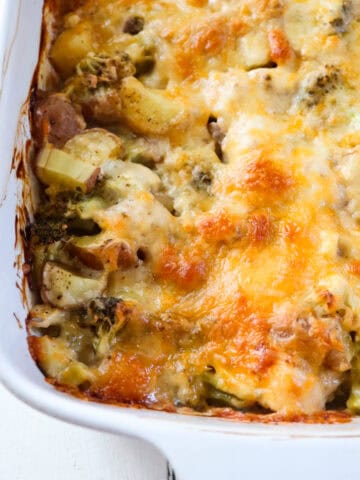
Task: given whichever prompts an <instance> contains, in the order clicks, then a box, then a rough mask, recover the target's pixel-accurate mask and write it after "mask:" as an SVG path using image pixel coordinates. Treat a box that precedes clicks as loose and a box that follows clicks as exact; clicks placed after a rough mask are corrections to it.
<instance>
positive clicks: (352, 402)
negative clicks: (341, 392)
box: [347, 339, 360, 414]
mask: <svg viewBox="0 0 360 480" xmlns="http://www.w3.org/2000/svg"><path fill="white" fill-rule="evenodd" d="M354 350H355V355H354V357H353V362H352V370H351V392H350V397H349V399H348V401H347V407H348V408H349V409H350V410H351V411H352V412H354V413H357V414H358V413H359V412H360V343H359V341H358V339H357V342H356V343H355V349H354Z"/></svg>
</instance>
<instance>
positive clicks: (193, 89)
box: [31, 0, 360, 414]
mask: <svg viewBox="0 0 360 480" xmlns="http://www.w3.org/2000/svg"><path fill="white" fill-rule="evenodd" d="M83 3H84V2H83ZM134 16H137V17H141V18H142V19H143V28H142V29H141V31H140V32H137V33H136V34H133V35H131V34H129V33H124V29H125V28H124V25H126V22H128V20H129V19H131V18H133V17H134ZM359 20H360V3H359V2H358V1H357V0H353V1H351V0H343V1H340V0H331V1H330V0H321V1H319V0H305V1H304V0H301V1H300V0H283V1H281V0H261V1H260V0H239V1H236V2H234V1H231V0H178V1H176V2H174V1H172V0H159V1H153V0H93V1H87V2H85V3H84V5H83V6H81V7H79V8H78V9H77V10H74V11H71V12H69V13H67V14H66V16H65V17H64V20H63V31H62V33H61V34H60V35H59V36H58V37H57V39H56V41H55V43H54V45H53V47H52V51H51V54H50V58H51V60H52V62H53V65H54V66H55V68H56V70H57V72H58V73H59V74H60V76H61V77H62V78H63V79H67V84H69V82H71V81H72V80H71V79H72V78H73V75H74V72H75V67H76V64H77V63H78V62H79V61H80V60H81V59H82V58H83V57H85V56H86V55H87V54H88V53H89V52H95V53H96V54H104V55H105V54H106V55H108V56H110V57H112V56H115V55H117V54H118V53H119V51H121V52H126V53H127V54H128V55H129V56H130V58H131V61H132V62H133V63H134V64H135V65H137V68H138V72H140V73H139V74H137V78H138V80H139V81H140V82H141V84H142V86H141V85H140V86H138V83H139V82H135V80H131V81H129V80H128V78H126V79H125V80H124V81H123V82H124V83H123V85H122V86H120V87H117V88H118V89H117V92H118V94H119V98H120V99H121V102H122V105H123V106H122V108H123V110H122V112H123V113H122V115H123V117H122V118H121V119H120V120H119V121H114V122H112V127H111V131H112V132H114V133H116V134H117V135H119V136H120V138H121V139H122V141H123V143H124V152H125V153H123V154H122V157H121V158H118V159H115V160H114V159H112V160H108V159H106V158H105V159H104V162H103V167H102V173H103V175H104V178H105V190H106V195H105V198H106V201H105V202H104V201H103V202H101V201H100V200H99V199H96V198H95V199H94V198H92V199H91V200H89V199H85V200H83V201H82V202H80V203H77V204H76V209H77V212H78V213H79V215H80V216H81V217H82V218H84V219H92V220H94V221H95V222H97V224H98V225H99V226H100V228H101V229H102V231H103V233H104V232H105V233H106V235H107V238H108V239H109V238H111V239H112V240H114V239H116V241H121V242H124V243H125V244H126V245H127V246H128V248H129V249H130V250H131V251H132V252H138V257H139V260H138V261H137V262H135V263H133V264H129V265H127V266H126V267H124V266H122V267H119V266H118V265H115V267H114V265H113V264H112V266H111V267H107V266H106V265H105V267H104V269H105V270H104V271H105V273H106V275H107V282H108V283H107V288H106V291H105V296H111V297H116V298H118V299H120V298H121V299H122V300H123V302H124V305H127V309H128V311H127V313H122V315H125V316H126V315H127V316H128V317H129V319H127V326H125V327H124V328H125V330H123V331H122V333H120V334H117V335H118V336H117V337H116V339H115V340H114V338H112V340H111V342H112V343H111V342H110V344H111V348H110V347H109V348H110V350H108V353H107V355H106V356H105V357H101V356H99V357H98V360H97V361H93V363H92V364H91V365H90V366H89V367H88V369H87V374H86V375H85V377H86V379H87V380H88V381H89V382H90V384H91V386H90V387H87V390H86V391H87V393H88V395H89V396H95V397H96V398H100V399H102V400H105V401H117V402H135V403H142V404H146V405H149V406H153V407H156V408H165V407H166V408H169V405H172V404H173V405H178V406H179V405H186V406H191V407H196V408H207V406H208V405H212V404H217V403H216V402H225V403H226V404H227V405H231V406H234V407H235V408H237V407H238V408H249V407H251V406H253V405H256V404H258V405H261V406H262V407H264V408H266V409H269V410H272V411H279V412H282V413H286V414H290V413H294V412H304V413H313V412H316V411H319V410H321V409H324V408H325V406H326V404H327V402H329V401H331V400H332V398H333V397H334V392H336V391H337V389H338V387H339V386H341V385H343V384H346V382H347V381H348V376H347V375H348V374H347V372H349V371H350V369H351V357H352V349H351V346H350V344H351V338H350V335H349V332H357V330H358V329H359V325H360V324H359V321H358V318H359V313H360V284H359V275H360V266H359V265H360V264H359V261H360V258H359V256H360V230H359V219H360V213H359V212H360V210H359V208H360V186H359V185H360V183H359V182H360V177H359V172H360V168H359V167H360V150H359V147H358V144H359V141H360V136H359V124H360V120H359V118H360V117H359V113H358V112H359V111H360V100H359V94H358V92H359V89H360V66H359V67H358V65H359V62H358V56H359V53H360V51H359V48H360V47H359V45H360V42H359V35H360V23H359ZM125 30H126V29H125ZM149 65H150V66H149ZM69 78H70V80H69ZM140 87H141V88H140ZM143 88H145V91H146V93H142V92H143V90H141V89H143ZM129 89H130V90H129ZM131 89H134V90H131ZM132 91H134V93H131V92H132ZM129 92H130V93H129ZM139 92H140V93H139ZM136 95H139V99H140V100H139V102H138V103H134V101H133V99H134V98H135V97H136ZM134 96H135V97H134ZM136 98H137V99H138V97H136ZM136 102H137V100H136ZM134 105H135V106H134ZM138 116H139V117H138ZM139 150H141V151H142V152H144V151H145V152H148V153H149V155H150V157H151V159H152V160H153V161H152V166H151V168H152V172H150V171H149V169H148V168H147V167H141V168H139V169H137V168H133V167H135V166H136V167H137V166H138V165H136V163H133V164H129V163H128V162H129V161H135V162H137V161H138V160H137V159H136V158H137V157H136V155H135V154H134V152H138V151H139ZM140 157H141V155H140ZM145 157H146V155H145ZM142 158H144V154H142ZM143 163H144V164H145V165H147V163H146V162H144V161H143ZM109 192H110V193H109ZM103 195H104V194H103ZM109 196H110V198H111V201H109ZM103 198H104V197H103ZM100 250H101V249H100ZM101 251H102V253H100V254H99V253H98V254H97V255H100V256H101V254H103V252H104V249H102V250H101ZM139 252H140V253H139ZM57 261H59V259H57ZM60 261H61V257H60ZM60 263H61V262H60ZM103 295H104V294H103ZM53 307H57V305H53ZM129 312H131V313H129ZM71 315H74V314H73V313H71ZM35 316H36V315H35ZM62 322H63V320H62ZM63 324H64V323H63ZM66 335H67V337H66V338H67V339H69V336H70V337H71V333H66ZM66 335H65V336H66ZM74 335H75V334H74ZM76 335H79V333H76ZM63 337H64V335H62V337H61V338H63ZM31 342H32V350H33V352H35V353H34V355H35V356H36V358H37V359H38V360H39V361H40V363H42V364H43V365H45V367H44V368H45V371H46V372H47V374H48V376H50V377H52V378H53V379H55V381H57V382H58V383H60V384H69V383H70V384H71V383H73V384H74V383H75V384H78V383H79V382H76V381H73V382H67V381H66V379H67V378H69V377H68V376H66V374H64V371H63V370H62V369H61V368H50V367H49V365H52V364H53V361H54V360H53V357H54V355H55V354H54V353H53V352H54V350H53V349H55V350H56V348H59V347H58V346H56V339H51V338H50V337H49V336H45V337H42V338H40V339H38V338H36V339H35V337H32V340H31ZM45 342H46V345H45ZM51 342H52V343H51ZM65 343H66V342H65ZM54 345H55V346H54ZM69 345H70V346H69ZM62 348H63V349H66V348H68V349H71V348H73V347H71V342H70V343H69V342H68V343H67V347H64V346H63V347H62ZM109 352H110V353H109ZM66 355H67V354H66V352H65V353H64V356H65V358H68V357H66ZM72 355H73V354H72ZM76 358H77V362H81V359H79V356H77V357H76ZM67 362H68V363H69V361H67ZM65 363H66V362H65ZM68 363H66V364H67V365H68ZM70 363H71V362H70ZM83 363H86V362H83ZM67 368H69V367H67ZM65 373H66V372H65ZM209 399H211V401H210V400H209ZM206 402H207V403H206ZM211 402H213V403H211ZM236 402H238V403H236ZM239 402H240V403H239ZM222 404H223V403H222ZM239 405H240V406H239Z"/></svg>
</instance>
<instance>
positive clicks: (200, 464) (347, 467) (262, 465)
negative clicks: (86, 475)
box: [155, 430, 360, 480]
mask: <svg viewBox="0 0 360 480" xmlns="http://www.w3.org/2000/svg"><path fill="white" fill-rule="evenodd" d="M305 437H306V438H305ZM339 440H340V442H341V445H342V447H341V448H339ZM155 443H156V444H157V446H158V447H159V448H160V449H161V450H162V451H163V453H165V455H167V458H168V460H169V462H170V465H171V467H172V468H173V469H174V474H172V473H171V472H170V473H169V480H173V479H176V480H227V479H234V480H237V479H250V478H251V479H252V480H262V479H263V478H276V480H288V479H289V478H291V480H304V479H307V478H311V479H313V478H326V479H327V480H340V479H343V478H345V477H346V478H356V477H357V476H358V473H359V468H358V463H357V462H356V461H354V459H356V458H357V456H358V453H359V451H360V437H358V436H354V437H352V438H349V437H348V438H346V437H344V438H341V439H339V437H336V436H333V437H331V436H329V437H325V438H324V437H316V436H314V437H311V436H309V437H307V436H304V435H299V436H296V435H292V436H286V435H285V436H282V437H278V438H276V437H272V436H271V435H266V436H261V435H242V434H241V435H237V434H236V433H235V434H232V433H228V432H226V433H225V432H211V430H210V431H207V432H205V431H202V432H199V431H194V432H193V433H189V432H186V433H185V434H180V435H176V436H175V434H173V433H171V434H170V433H169V432H168V433H167V434H166V435H164V436H163V437H162V438H161V437H160V438H157V440H156V442H155Z"/></svg>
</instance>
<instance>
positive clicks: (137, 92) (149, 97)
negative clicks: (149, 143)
mask: <svg viewBox="0 0 360 480" xmlns="http://www.w3.org/2000/svg"><path fill="white" fill-rule="evenodd" d="M120 93H121V99H122V102H123V115H124V119H125V121H126V122H127V124H128V125H129V126H130V128H132V129H133V130H134V131H135V132H138V133H141V134H145V135H146V134H150V135H164V134H166V133H168V132H169V130H170V129H172V128H174V127H178V126H179V125H180V124H185V123H186V120H187V115H186V112H185V110H184V107H183V105H182V104H181V102H179V101H178V100H176V99H174V98H171V97H170V96H169V94H168V93H167V92H166V91H162V90H155V89H149V88H146V87H144V85H143V84H142V83H141V82H139V80H137V79H136V78H134V77H128V78H124V80H123V82H122V86H121V90H120Z"/></svg>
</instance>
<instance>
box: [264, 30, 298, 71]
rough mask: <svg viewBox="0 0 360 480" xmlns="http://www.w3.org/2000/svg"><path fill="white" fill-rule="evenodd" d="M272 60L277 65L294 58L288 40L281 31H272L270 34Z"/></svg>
mask: <svg viewBox="0 0 360 480" xmlns="http://www.w3.org/2000/svg"><path fill="white" fill-rule="evenodd" d="M268 37H269V44H270V52H271V59H272V60H273V61H274V62H277V63H283V62H286V61H287V60H290V59H291V58H293V57H294V51H293V50H292V48H291V46H290V44H289V41H288V39H287V38H286V36H285V34H284V32H283V31H281V30H270V31H269V33H268Z"/></svg>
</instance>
